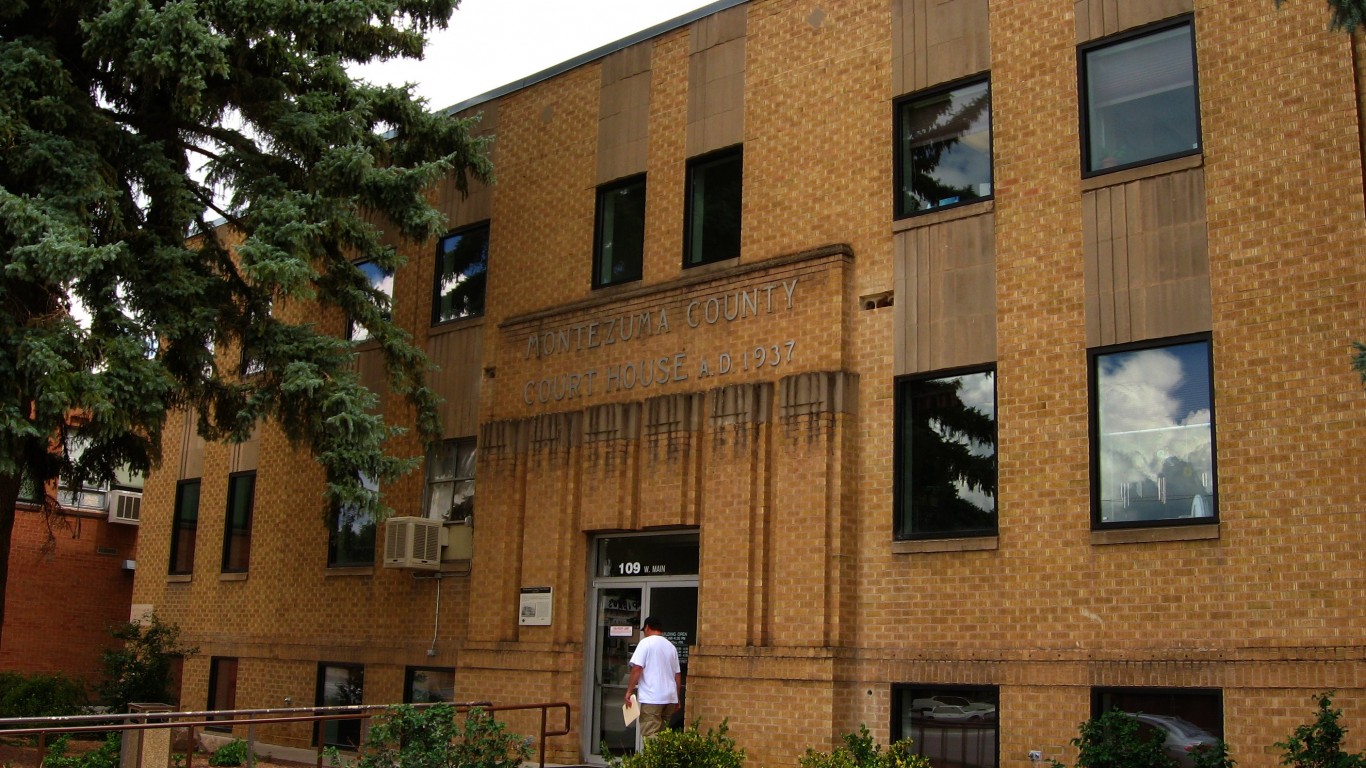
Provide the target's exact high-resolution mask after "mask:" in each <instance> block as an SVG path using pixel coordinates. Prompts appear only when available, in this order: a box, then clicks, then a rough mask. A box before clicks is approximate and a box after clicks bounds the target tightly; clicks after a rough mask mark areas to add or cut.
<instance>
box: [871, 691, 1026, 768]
mask: <svg viewBox="0 0 1366 768" xmlns="http://www.w3.org/2000/svg"><path fill="white" fill-rule="evenodd" d="M906 691H934V692H935V694H936V695H938V694H953V695H961V694H968V693H977V692H982V691H990V692H991V693H992V695H993V696H994V697H995V699H996V717H995V719H994V720H993V721H992V722H993V723H994V724H995V729H994V730H995V739H994V744H993V749H992V754H993V755H994V757H995V762H994V764H993V765H992V766H991V768H1000V765H1001V725H1000V723H1001V717H1000V709H1001V686H999V685H963V684H957V683H955V684H943V685H941V684H937V683H892V690H891V698H892V701H891V720H890V722H889V723H888V729H887V733H888V734H890V738H889V741H896V740H897V739H905V738H913V737H912V736H911V734H908V733H903V732H902V730H903V729H902V724H903V723H904V722H905V720H906V718H905V717H904V715H905V712H904V711H903V708H902V700H903V699H904V698H905V697H904V696H903V695H902V694H903V693H904V692H906ZM964 698H967V697H966V696H964ZM923 748H924V744H923V743H922V741H921V740H920V739H915V740H914V743H912V744H911V750H912V751H913V752H914V753H915V754H924V753H923V752H922V751H921V750H922V749H923Z"/></svg>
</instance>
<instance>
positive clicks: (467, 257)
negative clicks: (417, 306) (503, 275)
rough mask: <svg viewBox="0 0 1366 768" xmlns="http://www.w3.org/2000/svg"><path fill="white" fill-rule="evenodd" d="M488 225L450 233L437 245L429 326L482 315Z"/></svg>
mask: <svg viewBox="0 0 1366 768" xmlns="http://www.w3.org/2000/svg"><path fill="white" fill-rule="evenodd" d="M488 268H489V225H488V223H487V222H486V223H484V224H479V225H477V226H473V227H469V228H466V229H462V230H459V231H456V232H452V233H450V234H449V235H446V236H445V237H443V238H441V240H440V241H439V242H438V243H437V244H436V284H435V287H434V290H435V294H434V297H433V299H432V324H433V325H436V324H438V323H444V322H448V321H450V320H459V319H461V318H465V317H477V316H479V315H482V314H484V286H485V285H486V284H487V283H488Z"/></svg>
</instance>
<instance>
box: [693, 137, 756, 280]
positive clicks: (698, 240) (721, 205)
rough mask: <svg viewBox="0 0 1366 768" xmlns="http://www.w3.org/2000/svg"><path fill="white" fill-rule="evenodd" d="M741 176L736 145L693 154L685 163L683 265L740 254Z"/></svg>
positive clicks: (739, 151) (741, 154)
mask: <svg viewBox="0 0 1366 768" xmlns="http://www.w3.org/2000/svg"><path fill="white" fill-rule="evenodd" d="M743 178H744V152H743V150H742V148H740V147H735V148H734V149H727V150H722V151H720V152H715V153H713V154H710V155H706V156H703V157H699V158H695V159H693V160H692V161H690V162H689V163H688V182H687V184H688V191H687V211H685V213H684V219H685V221H686V222H687V224H686V227H685V229H684V233H683V241H684V242H683V249H684V255H683V266H684V267H696V266H698V265H700V264H710V263H712V262H714V261H724V260H726V259H733V258H736V257H738V256H739V255H740V190H741V183H742V180H743Z"/></svg>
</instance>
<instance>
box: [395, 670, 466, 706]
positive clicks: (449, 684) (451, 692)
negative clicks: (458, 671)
mask: <svg viewBox="0 0 1366 768" xmlns="http://www.w3.org/2000/svg"><path fill="white" fill-rule="evenodd" d="M403 677H404V680H403V703H404V704H427V703H430V702H436V701H446V702H451V701H455V670H453V669H450V668H449V667H408V669H407V670H406V672H405V673H404V676H403Z"/></svg>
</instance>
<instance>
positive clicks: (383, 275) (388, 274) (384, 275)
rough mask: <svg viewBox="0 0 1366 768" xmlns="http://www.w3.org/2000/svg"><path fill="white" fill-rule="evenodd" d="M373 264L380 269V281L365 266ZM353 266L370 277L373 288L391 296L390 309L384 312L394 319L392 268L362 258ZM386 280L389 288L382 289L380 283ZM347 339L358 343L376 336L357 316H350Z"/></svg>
mask: <svg viewBox="0 0 1366 768" xmlns="http://www.w3.org/2000/svg"><path fill="white" fill-rule="evenodd" d="M372 265H373V266H374V267H375V268H376V269H378V270H379V281H378V282H377V281H376V280H375V277H374V276H372V275H370V274H369V273H367V272H366V271H365V268H366V267H367V266H372ZM351 266H353V267H355V268H356V269H357V270H359V271H360V272H361V273H362V274H364V275H366V276H367V277H370V287H371V288H373V289H374V290H377V291H380V292H381V293H384V294H385V295H386V296H388V297H389V309H388V310H387V311H385V312H384V313H383V314H384V316H385V318H386V319H392V318H393V316H394V284H393V282H392V281H393V279H394V273H393V272H392V271H390V270H387V269H385V268H384V267H381V266H379V264H377V263H376V262H375V260H374V259H361V260H360V261H354V262H352V263H351ZM386 280H387V281H389V290H388V291H381V290H380V285H381V284H382V283H383V282H384V281H386ZM357 332H360V333H363V334H364V335H363V336H361V335H357ZM346 339H347V341H353V342H355V343H357V344H362V343H365V342H368V341H374V339H375V337H374V336H373V335H372V334H371V332H370V330H369V329H368V328H366V327H365V326H363V325H361V324H360V323H359V322H357V321H356V319H355V318H352V317H348V318H346Z"/></svg>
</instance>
